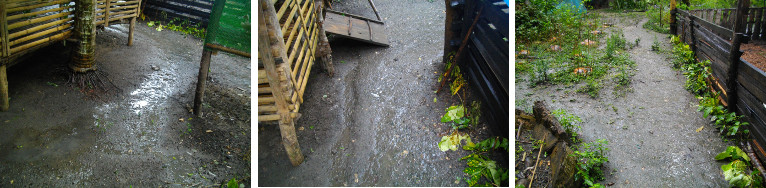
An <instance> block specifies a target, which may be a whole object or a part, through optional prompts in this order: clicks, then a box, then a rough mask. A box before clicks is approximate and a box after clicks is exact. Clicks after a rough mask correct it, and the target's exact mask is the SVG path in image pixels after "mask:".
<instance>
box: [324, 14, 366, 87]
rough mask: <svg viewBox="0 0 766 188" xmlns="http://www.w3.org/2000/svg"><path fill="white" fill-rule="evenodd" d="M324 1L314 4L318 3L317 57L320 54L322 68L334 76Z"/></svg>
mask: <svg viewBox="0 0 766 188" xmlns="http://www.w3.org/2000/svg"><path fill="white" fill-rule="evenodd" d="M323 2H324V1H322V0H316V1H314V4H318V5H317V10H316V16H317V20H316V21H317V23H316V25H317V27H318V31H317V32H318V37H319V42H318V43H319V44H318V45H319V47H318V48H317V49H316V52H315V53H316V54H315V57H316V56H319V62H320V63H321V65H322V68H323V69H324V70H325V72H327V74H328V75H330V77H333V76H334V75H335V67H334V66H333V64H332V48H330V41H328V40H327V34H326V33H325V29H324V15H323V14H322V10H323V9H324V3H323ZM370 33H372V32H370Z"/></svg>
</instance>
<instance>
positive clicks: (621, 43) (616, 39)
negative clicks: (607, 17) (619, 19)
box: [605, 32, 626, 60]
mask: <svg viewBox="0 0 766 188" xmlns="http://www.w3.org/2000/svg"><path fill="white" fill-rule="evenodd" d="M625 44H626V42H625V37H624V36H623V34H622V33H621V32H615V33H612V34H611V35H610V36H609V38H607V40H606V55H605V58H606V59H607V60H613V59H614V58H615V57H614V56H615V52H616V51H617V50H618V49H619V50H625Z"/></svg>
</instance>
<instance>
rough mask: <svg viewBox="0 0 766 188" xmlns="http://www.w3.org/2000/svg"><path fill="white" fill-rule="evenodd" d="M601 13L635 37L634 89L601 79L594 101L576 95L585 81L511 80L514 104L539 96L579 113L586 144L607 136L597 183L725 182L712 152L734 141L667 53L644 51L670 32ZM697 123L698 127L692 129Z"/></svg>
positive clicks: (636, 18) (636, 17)
mask: <svg viewBox="0 0 766 188" xmlns="http://www.w3.org/2000/svg"><path fill="white" fill-rule="evenodd" d="M601 15H602V20H603V21H605V22H608V23H614V24H615V29H620V30H622V31H623V33H624V34H625V39H626V41H628V42H633V41H635V40H636V39H640V43H639V45H638V46H637V47H636V48H634V49H632V50H628V53H630V55H631V59H632V60H634V61H635V62H636V68H635V69H636V70H635V75H634V76H633V78H632V82H631V85H630V87H632V88H633V92H627V93H625V96H616V95H615V94H614V93H613V92H612V91H613V89H612V88H614V85H613V83H612V82H611V81H605V82H602V85H603V89H601V91H600V95H599V96H600V97H599V98H597V99H593V98H590V97H589V96H588V95H586V94H582V93H577V92H576V90H577V89H578V88H580V87H581V86H582V85H584V83H581V84H578V85H575V86H563V85H554V86H538V87H536V88H529V87H528V86H529V84H528V83H527V82H526V81H518V82H517V83H516V105H517V106H516V108H519V109H531V106H532V103H533V101H536V100H544V101H546V103H548V104H549V106H550V108H551V109H566V110H567V111H568V112H570V113H573V114H574V115H577V116H579V117H581V118H582V120H583V122H582V123H581V126H582V131H581V132H580V135H581V136H582V137H583V138H584V141H585V142H591V141H594V140H595V139H602V138H603V139H606V140H607V141H609V144H608V148H609V149H610V151H608V152H607V157H608V158H609V162H608V163H606V165H605V166H606V168H605V169H604V174H605V175H606V180H604V181H602V182H601V184H602V185H605V184H609V183H614V185H615V186H617V187H727V186H728V183H727V182H726V181H724V179H723V175H721V169H720V166H721V165H723V164H724V163H723V162H718V161H715V159H714V157H715V155H716V154H718V153H720V152H721V151H724V150H725V148H726V146H728V145H733V143H726V142H723V141H722V140H721V138H720V136H719V134H718V132H719V131H718V130H716V129H715V126H714V125H713V124H712V123H710V122H709V121H708V120H707V119H706V118H703V117H702V112H697V104H698V100H697V99H696V98H695V97H694V96H693V95H692V94H690V93H689V92H688V91H686V90H685V89H684V82H685V80H686V78H685V77H684V76H683V75H682V74H681V73H680V71H676V70H673V69H672V68H671V64H670V62H671V59H670V57H671V55H670V54H667V53H664V54H658V53H656V52H654V51H651V46H652V44H653V43H654V41H655V40H658V41H659V43H660V44H661V48H662V49H663V50H666V51H670V50H671V49H672V47H671V45H670V43H669V42H668V41H669V39H668V36H669V35H667V34H659V33H655V32H653V31H648V30H646V29H644V28H642V25H643V24H644V23H645V22H646V21H647V19H646V18H645V17H644V16H643V15H644V14H643V13H641V14H635V13H634V14H633V15H632V16H631V15H630V14H618V13H601ZM607 32H609V31H608V30H607ZM607 35H608V33H607ZM605 40H606V39H602V41H599V42H600V44H603V43H604V42H605ZM610 76H611V75H608V76H607V78H609V77H610ZM700 127H704V129H703V130H702V131H701V132H696V131H695V130H696V129H698V128H700Z"/></svg>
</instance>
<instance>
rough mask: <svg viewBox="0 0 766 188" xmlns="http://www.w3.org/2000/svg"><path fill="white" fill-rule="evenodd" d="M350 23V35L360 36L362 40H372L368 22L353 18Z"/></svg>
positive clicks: (353, 36)
mask: <svg viewBox="0 0 766 188" xmlns="http://www.w3.org/2000/svg"><path fill="white" fill-rule="evenodd" d="M349 23H350V26H349V27H350V31H349V36H350V37H352V38H358V39H362V40H370V29H369V28H370V27H369V26H368V25H367V22H366V21H364V20H360V19H355V18H352V19H351V21H350V22H349Z"/></svg>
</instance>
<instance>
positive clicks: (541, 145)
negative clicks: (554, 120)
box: [527, 134, 548, 187]
mask: <svg viewBox="0 0 766 188" xmlns="http://www.w3.org/2000/svg"><path fill="white" fill-rule="evenodd" d="M547 137H548V135H547V134H546V135H545V136H543V142H541V143H540V151H538V152H537V161H535V169H534V170H532V178H530V179H529V186H527V187H532V182H534V181H535V172H537V164H539V163H540V153H542V152H543V143H545V138H547Z"/></svg>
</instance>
